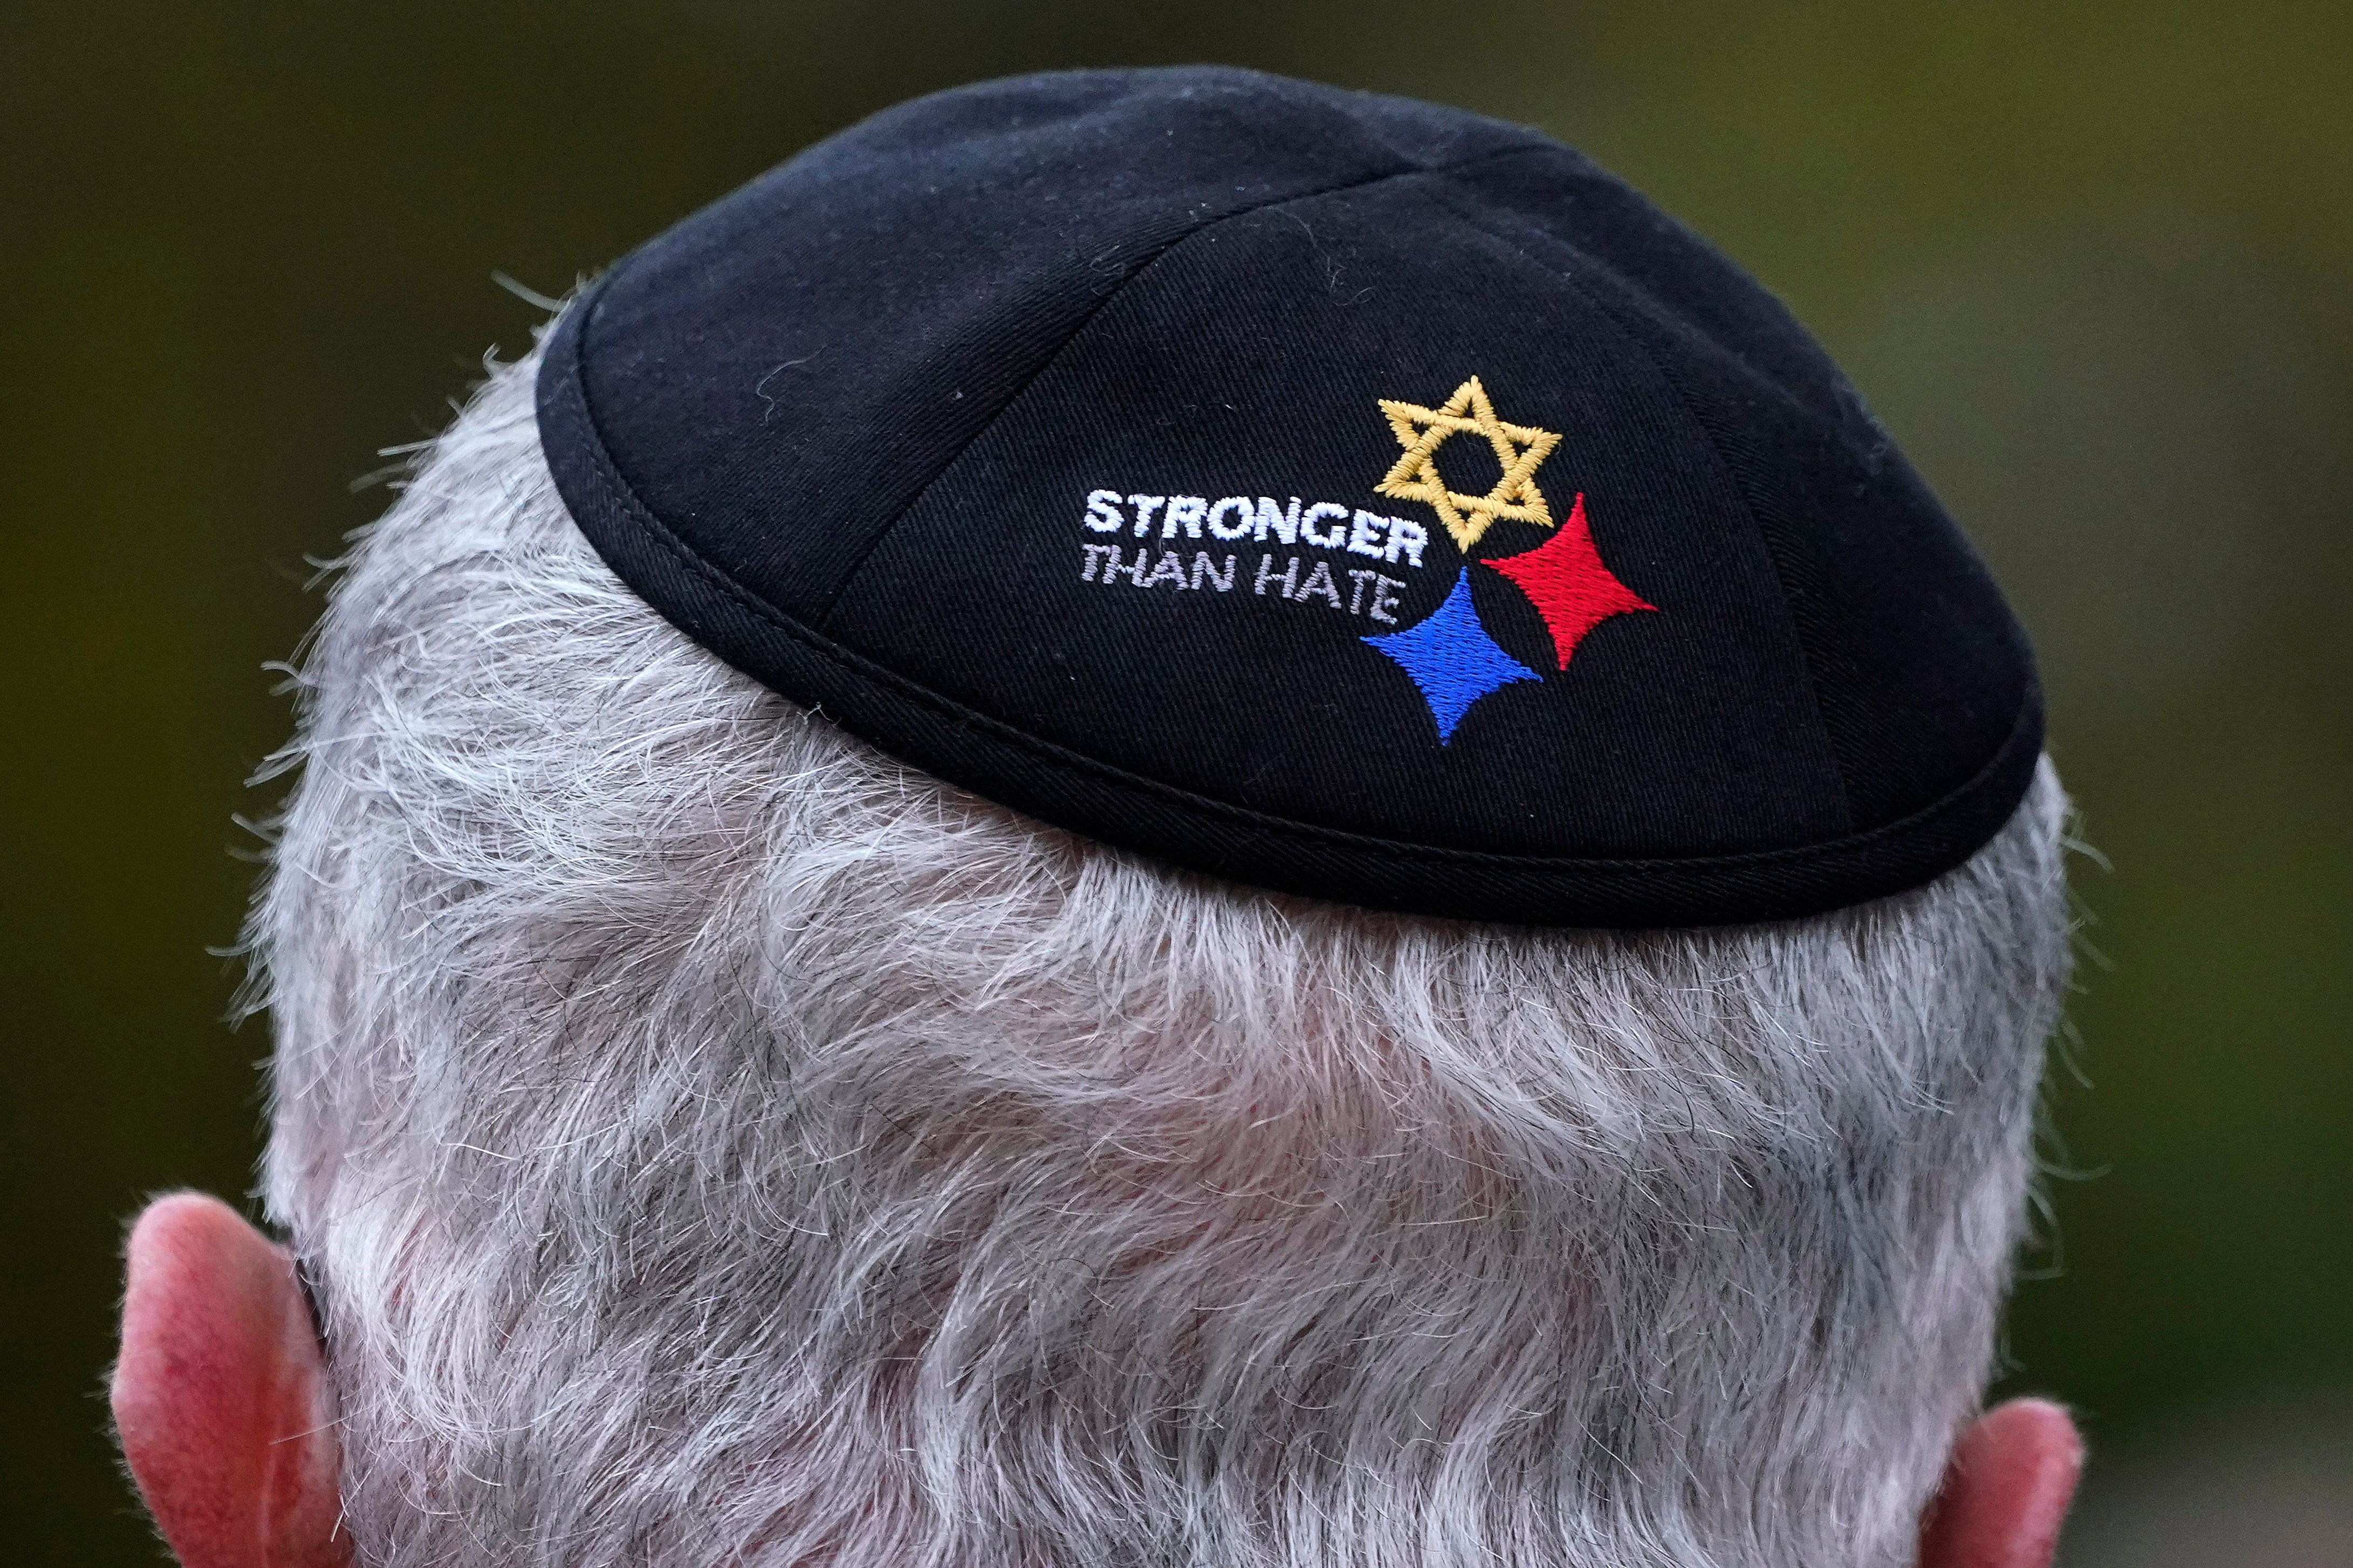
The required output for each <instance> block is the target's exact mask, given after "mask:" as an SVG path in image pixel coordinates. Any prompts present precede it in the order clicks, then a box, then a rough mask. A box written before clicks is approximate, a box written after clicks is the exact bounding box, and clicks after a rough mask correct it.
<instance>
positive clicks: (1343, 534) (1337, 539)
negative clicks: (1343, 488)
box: [1299, 500, 1348, 577]
mask: <svg viewBox="0 0 2353 1568" xmlns="http://www.w3.org/2000/svg"><path fill="white" fill-rule="evenodd" d="M1319 517H1328V518H1330V519H1332V520H1333V522H1334V524H1335V527H1334V528H1333V530H1332V531H1331V532H1329V533H1318V532H1316V531H1315V520H1316V519H1317V518H1319ZM1345 521H1348V509H1347V508H1346V507H1345V506H1334V505H1333V504H1332V503H1331V502H1330V501H1328V500H1319V501H1317V502H1316V503H1315V504H1314V506H1311V507H1309V508H1308V509H1307V511H1306V513H1305V515H1303V517H1301V518H1300V520H1299V537H1300V538H1302V539H1303V540H1305V541H1306V542H1308V543H1310V544H1315V545H1321V546H1322V547H1323V548H1324V549H1326V550H1338V549H1340V548H1341V547H1342V546H1344V545H1345V544H1346V543H1347V542H1348V533H1347V531H1346V530H1345V529H1343V528H1340V527H1338V526H1336V525H1337V524H1339V523H1343V522H1345ZM1324 575H1325V576H1327V577H1328V576H1330V575H1331V574H1330V573H1328V572H1327V573H1325V574H1324Z"/></svg>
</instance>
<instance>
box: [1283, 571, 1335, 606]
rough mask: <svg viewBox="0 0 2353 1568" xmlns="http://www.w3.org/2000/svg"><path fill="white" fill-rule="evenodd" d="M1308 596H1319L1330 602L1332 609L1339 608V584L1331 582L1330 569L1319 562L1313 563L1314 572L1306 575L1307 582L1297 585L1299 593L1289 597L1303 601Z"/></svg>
mask: <svg viewBox="0 0 2353 1568" xmlns="http://www.w3.org/2000/svg"><path fill="white" fill-rule="evenodd" d="M1310 594H1321V595H1324V597H1325V598H1326V599H1329V600H1330V601H1331V602H1332V607H1333V608H1334V609H1335V610H1336V609H1338V608H1339V607H1340V584H1337V583H1335V582H1334V581H1332V568H1331V567H1329V566H1327V565H1325V564H1324V563H1323V562H1321V561H1318V562H1317V563H1315V570H1314V571H1313V572H1310V573H1309V574H1307V581H1306V582H1304V583H1302V584H1299V592H1297V593H1295V594H1293V595H1291V596H1292V597H1293V599H1296V600H1302V601H1303V600H1304V599H1305V598H1306V597H1307V595H1310Z"/></svg>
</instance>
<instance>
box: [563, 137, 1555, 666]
mask: <svg viewBox="0 0 2353 1568" xmlns="http://www.w3.org/2000/svg"><path fill="white" fill-rule="evenodd" d="M1550 145H1551V144H1550V143H1549V142H1531V143H1529V144H1527V145H1526V146H1522V147H1505V148H1501V149H1498V150H1495V151H1493V152H1487V153H1477V154H1474V155H1473V156H1472V157H1468V158H1459V159H1455V160H1453V161H1451V162H1449V163H1427V164H1424V163H1415V164H1410V165H1409V166H1408V167H1405V168H1402V169H1392V170H1390V171H1389V172H1388V173H1387V174H1370V175H1367V176H1366V177H1365V178H1363V179H1361V180H1346V181H1343V182H1342V183H1340V184H1336V185H1326V186H1324V187H1323V188H1322V189H1320V190H1314V191H1302V192H1300V193H1299V194H1298V195H1292V196H1284V197H1282V198H1281V199H1280V200H1277V201H1271V202H1261V203H1260V204H1259V205H1256V206H1249V207H1240V208H1237V209H1236V210H1234V211H1232V212H1229V213H1221V214H1219V216H1216V217H1213V218H1211V219H1210V220H1209V221H1208V222H1207V223H1204V224H1200V225H1198V226H1195V227H1193V228H1189V229H1187V230H1186V231H1185V232H1184V233H1183V234H1180V235H1178V236H1177V237H1176V238H1174V239H1172V240H1170V241H1168V242H1167V243H1166V245H1163V246H1162V247H1160V248H1159V249H1158V250H1156V251H1155V252H1154V253H1153V254H1152V255H1151V256H1150V257H1149V258H1146V259H1145V260H1144V261H1142V262H1140V263H1139V264H1138V265H1137V266H1136V267H1135V268H1134V270H1133V271H1131V272H1129V273H1128V274H1127V275H1126V276H1125V277H1124V278H1122V279H1120V280H1119V281H1118V282H1117V283H1115V284H1113V286H1112V287H1111V288H1110V289H1106V290H1105V291H1104V293H1103V298H1101V299H1099V300H1096V301H1095V302H1094V303H1093V304H1092V305H1091V306H1089V307H1088V309H1087V312H1086V314H1085V315H1083V316H1081V317H1080V318H1079V319H1078V321H1075V322H1073V323H1072V324H1071V330H1070V331H1069V332H1067V333H1065V334H1064V335H1063V338H1062V341H1061V342H1059V343H1057V344H1055V345H1054V351H1053V352H1052V353H1050V354H1048V355H1046V357H1045V358H1044V359H1042V360H1040V361H1039V363H1038V365H1037V368H1035V369H1034V370H1032V371H1031V372H1030V373H1029V374H1028V375H1027V376H1024V377H1023V378H1022V381H1021V384H1020V385H1018V386H1017V387H1015V388H1014V389H1013V390H1012V391H1011V392H1010V393H1009V394H1008V395H1007V396H1006V399H1005V401H1004V402H1003V403H1000V404H998V405H997V412H996V413H995V414H992V415H990V416H988V418H987V421H985V422H984V423H983V424H982V425H981V426H980V427H979V428H978V429H976V430H975V431H974V432H973V433H972V436H971V437H970V438H969V439H967V440H965V442H964V444H963V445H961V446H959V447H957V448H956V449H955V451H954V452H952V453H950V454H949V455H948V456H947V458H946V459H945V460H944V461H943V462H942V463H941V464H940V465H939V467H938V468H934V469H933V470H932V473H931V475H930V477H929V478H927V479H924V480H923V483H922V484H921V485H918V486H917V487H916V488H915V492H914V494H913V495H912V496H911V497H909V498H908V500H907V504H906V505H904V506H902V507H901V508H900V509H899V513H898V515H897V516H896V517H893V518H892V520H891V521H889V522H887V523H885V524H883V525H882V526H881V528H879V529H877V530H875V532H874V537H873V538H871V539H870V540H868V541H867V542H866V545H865V548H863V549H861V550H860V551H859V552H858V554H857V557H856V558H855V559H854V560H852V561H851V562H850V563H849V565H848V566H847V567H846V568H844V569H843V571H842V574H841V579H840V581H839V582H838V583H836V584H834V585H833V591H832V592H831V593H830V594H828V595H827V596H826V601H825V605H824V606H823V607H822V608H820V609H819V610H818V612H817V616H816V625H817V626H818V627H819V628H822V627H823V626H825V625H826V623H828V621H830V620H831V619H832V618H833V612H834V608H835V606H836V605H839V604H840V603H841V596H842V595H844V594H846V593H848V592H849V585H850V584H852V583H854V582H856V581H857V580H858V574H859V573H860V571H862V570H864V569H865V566H866V563H867V561H868V559H869V558H871V556H872V555H873V553H874V552H875V551H877V550H879V549H881V547H882V543H883V542H884V541H885V540H887V539H889V538H890V537H891V535H892V533H894V532H896V531H898V527H899V524H901V523H902V522H903V521H906V519H907V517H908V514H910V513H911V512H913V511H914V510H915V509H916V508H917V507H919V506H921V505H922V504H923V498H924V497H925V496H927V495H929V494H930V493H931V490H932V487H933V486H934V485H935V484H937V483H939V481H940V479H942V477H943V476H944V475H945V474H946V473H947V472H948V471H949V470H950V469H951V468H955V466H956V464H957V462H958V461H959V460H961V459H962V458H963V457H964V455H965V453H966V452H968V451H970V450H971V449H972V446H973V443H974V442H976V441H978V440H980V439H981V438H982V437H985V436H987V434H988V432H989V431H991V430H993V429H995V428H996V427H997V420H999V419H1001V418H1003V417H1004V416H1005V412H1006V410H1008V409H1009V408H1011V407H1012V406H1013V405H1015V404H1017V403H1019V402H1020V401H1021V399H1022V397H1023V396H1024V395H1027V394H1028V392H1029V389H1030V387H1032V386H1034V385H1036V384H1037V383H1038V381H1039V377H1041V376H1043V375H1045V374H1046V373H1047V372H1049V371H1050V370H1052V369H1053V368H1054V366H1055V365H1056V364H1058V363H1060V361H1061V358H1062V356H1063V355H1064V354H1065V353H1069V352H1070V347H1071V344H1072V343H1074V342H1078V340H1079V339H1080V338H1081V337H1082V336H1083V335H1084V334H1085V332H1086V330H1087V327H1088V326H1089V324H1090V323H1092V321H1094V319H1095V318H1096V317H1097V316H1099V315H1101V314H1102V313H1103V308H1104V307H1105V306H1107V305H1109V304H1110V303H1111V302H1112V301H1113V300H1116V299H1118V298H1119V297H1120V296H1121V295H1122V294H1123V293H1124V292H1125V291H1126V290H1127V288H1128V286H1129V285H1130V284H1132V283H1134V282H1135V281H1136V280H1137V279H1140V278H1142V277H1144V276H1145V274H1146V273H1148V272H1150V271H1152V270H1153V269H1154V268H1156V267H1158V266H1159V265H1160V264H1161V263H1162V262H1163V261H1165V260H1166V259H1167V258H1169V257H1170V256H1171V255H1173V254H1174V253H1175V252H1176V251H1177V250H1178V249H1179V248H1181V247H1184V246H1186V245H1187V244H1189V243H1190V242H1192V241H1194V240H1196V239H1198V238H1199V237H1201V236H1203V235H1205V234H1208V233H1210V232H1211V231H1213V230H1215V229H1217V228H1218V227H1219V226H1221V225H1224V224H1229V223H1231V222H1233V221H1234V220H1235V219H1237V218H1244V217H1250V216H1255V215H1257V214H1260V213H1271V212H1280V211H1282V209H1283V208H1284V207H1287V206H1291V205H1294V204H1296V203H1299V202H1312V201H1318V200H1321V199H1322V198H1323V197H1325V196H1335V195H1342V194H1343V193H1345V192H1348V191H1360V190H1364V189H1366V188H1367V187H1369V186H1372V185H1378V184H1386V183H1388V181H1391V180H1403V179H1410V178H1412V177H1414V176H1416V175H1444V174H1455V173H1458V172H1460V171H1461V170H1464V169H1471V168H1476V167H1478V166H1479V165H1480V164H1482V163H1500V162H1501V161H1503V160H1504V159H1506V158H1525V157H1526V156H1528V155H1529V154H1531V153H1542V152H1545V151H1546V150H1548V148H1549V147H1550ZM600 287H601V285H600Z"/></svg>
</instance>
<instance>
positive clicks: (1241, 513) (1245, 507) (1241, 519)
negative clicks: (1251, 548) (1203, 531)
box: [1209, 496, 1255, 539]
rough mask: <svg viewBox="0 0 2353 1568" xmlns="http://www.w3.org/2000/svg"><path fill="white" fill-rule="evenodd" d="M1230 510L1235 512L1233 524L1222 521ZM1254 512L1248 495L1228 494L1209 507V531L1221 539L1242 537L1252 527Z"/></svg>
mask: <svg viewBox="0 0 2353 1568" xmlns="http://www.w3.org/2000/svg"><path fill="white" fill-rule="evenodd" d="M1228 512H1231V513H1232V514H1233V518H1234V521H1233V522H1232V523H1231V524H1228V523H1226V522H1225V521H1222V520H1223V519H1224V518H1225V516H1226V514H1227V513H1228ZM1254 515H1255V514H1254V512H1253V510H1252V509H1251V506H1250V497H1248V496H1228V497H1227V498H1226V499H1225V500H1221V501H1219V503H1218V504H1217V505H1215V506H1213V507H1211V508H1210V509H1209V531H1210V532H1211V533H1212V534H1214V535H1215V536H1217V537H1218V538H1219V539H1240V537H1241V536H1242V535H1244V534H1246V533H1248V532H1249V531H1250V527H1251V521H1250V520H1251V518H1252V517H1253V516H1254Z"/></svg>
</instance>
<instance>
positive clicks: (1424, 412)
mask: <svg viewBox="0 0 2353 1568" xmlns="http://www.w3.org/2000/svg"><path fill="white" fill-rule="evenodd" d="M1380 403H1381V412H1382V413H1383V414H1386V415H1388V419H1389V428H1390V429H1392V430H1394V431H1396V432H1397V438H1398V446H1400V447H1404V448H1405V456H1403V457H1401V458H1398V460H1397V465H1396V467H1394V468H1390V469H1389V471H1388V473H1387V474H1386V475H1384V476H1383V477H1382V479H1381V482H1380V483H1379V484H1377V485H1375V486H1374V487H1373V489H1376V490H1377V491H1378V492H1380V493H1381V494H1382V495H1385V496H1395V497H1396V498H1397V499H1398V500H1423V501H1428V502H1429V503H1430V505H1431V506H1432V507H1433V508H1435V509H1436V510H1437V512H1438V521H1440V522H1442V523H1444V524H1445V525H1446V531H1447V532H1449V533H1451V534H1452V535H1453V536H1454V542H1455V543H1456V544H1457V545H1459V546H1460V547H1461V550H1462V552H1463V553H1464V554H1466V555H1467V554H1469V553H1470V551H1471V547H1472V545H1474V544H1476V543H1478V542H1479V536H1480V535H1481V534H1483V533H1485V532H1486V531H1487V528H1488V525H1489V524H1490V523H1493V521H1495V520H1496V519H1498V518H1509V519H1511V520H1512V521H1514V522H1533V523H1537V524H1539V525H1541V526H1543V527H1546V528H1549V527H1551V526H1552V509H1551V508H1550V507H1548V506H1546V505H1545V499H1544V492H1543V491H1542V490H1540V489H1536V485H1535V472H1536V465H1538V464H1539V463H1542V462H1543V461H1544V460H1545V458H1546V457H1548V456H1550V455H1551V452H1552V449H1553V448H1554V447H1557V446H1559V445H1560V437H1558V436H1556V435H1555V434H1553V433H1552V432H1551V431H1549V430H1537V429H1535V428H1532V427H1531V426H1525V425H1506V424H1504V422H1503V421H1502V420H1500V419H1498V418H1496V417H1495V405H1493V404H1492V403H1490V402H1488V401H1487V389H1486V388H1485V387H1483V386H1481V385H1480V384H1479V378H1478V377H1477V376H1475V375H1474V376H1472V378H1471V379H1470V380H1468V381H1466V382H1464V383H1463V384H1461V385H1460V386H1458V387H1456V388H1455V389H1454V395H1453V396H1451V397H1450V398H1448V399H1447V400H1446V405H1445V406H1444V407H1442V408H1424V407H1423V406H1422V405H1420V404H1419V403H1400V402H1398V401H1397V400H1396V399H1394V398H1388V397H1384V398H1382V399H1381V400H1380ZM1458 430H1464V431H1467V430H1475V431H1477V432H1478V433H1479V434H1480V435H1482V436H1484V437H1487V444H1488V445H1489V446H1491V447H1494V448H1495V460H1496V461H1497V462H1498V463H1501V464H1502V465H1503V466H1504V477H1503V478H1501V479H1497V480H1496V481H1495V488H1494V489H1491V490H1489V491H1488V492H1487V493H1486V494H1485V495H1482V496H1466V495H1464V494H1462V493H1461V491H1460V490H1451V489H1447V488H1446V481H1445V480H1444V479H1440V478H1439V477H1438V464H1437V462H1436V461H1435V460H1434V458H1435V455H1436V453H1437V451H1438V448H1439V447H1440V445H1441V444H1443V443H1444V441H1445V440H1446V438H1447V437H1449V436H1451V435H1453V434H1454V433H1455V432H1456V431H1458Z"/></svg>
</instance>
